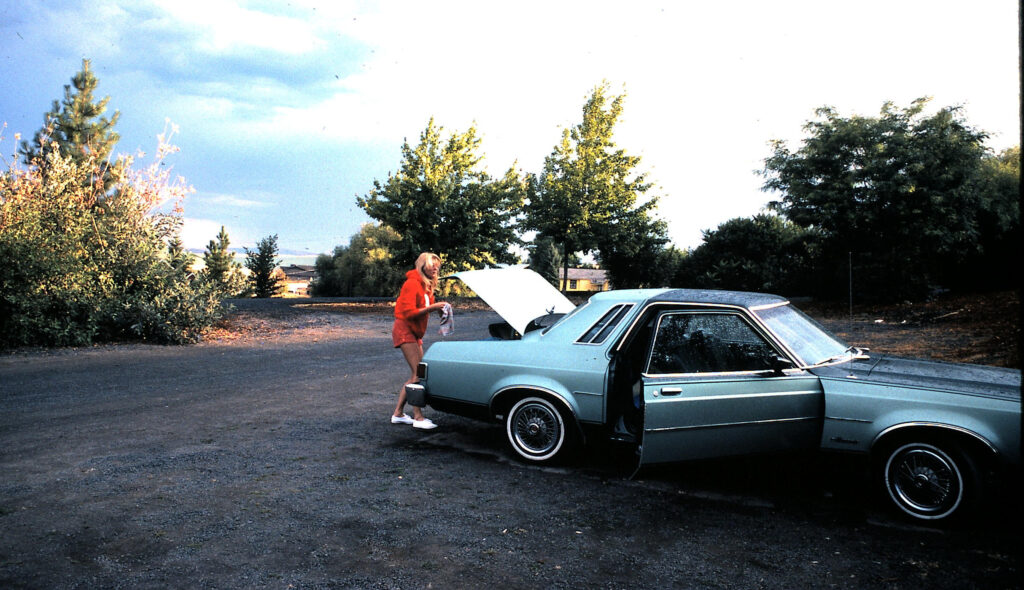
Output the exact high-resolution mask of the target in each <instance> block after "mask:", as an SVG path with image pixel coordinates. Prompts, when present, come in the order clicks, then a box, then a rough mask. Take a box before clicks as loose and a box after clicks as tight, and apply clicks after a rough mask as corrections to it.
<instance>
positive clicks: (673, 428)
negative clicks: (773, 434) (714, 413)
mask: <svg viewBox="0 0 1024 590" xmlns="http://www.w3.org/2000/svg"><path fill="white" fill-rule="evenodd" d="M817 419H818V418H817V417H815V416H810V417H805V418H776V419H774V420H751V421H749V422H724V423H721V424H700V425H697V426H667V427H665V428H644V433H647V432H676V431H680V430H703V429H706V428H726V427H729V426H759V425H765V424H785V423H791V422H809V421H811V420H817Z"/></svg>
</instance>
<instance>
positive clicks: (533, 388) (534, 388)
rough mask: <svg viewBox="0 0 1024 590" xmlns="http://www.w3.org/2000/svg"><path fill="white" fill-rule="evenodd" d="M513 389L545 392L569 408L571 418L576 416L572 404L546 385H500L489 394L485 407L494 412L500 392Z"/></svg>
mask: <svg viewBox="0 0 1024 590" xmlns="http://www.w3.org/2000/svg"><path fill="white" fill-rule="evenodd" d="M515 389H520V390H524V391H539V392H541V393H546V394H548V395H550V396H551V397H553V398H555V399H557V400H558V401H559V402H561V403H562V405H563V406H565V409H567V410H569V413H570V414H571V415H572V416H573V418H576V412H575V411H574V410H573V409H572V405H570V404H569V402H568V401H567V400H566V399H565V397H564V396H562V395H560V394H558V393H556V392H554V391H552V390H550V389H548V388H546V387H539V386H537V385H509V386H507V387H502V388H501V389H499V390H498V391H495V392H494V394H492V395H491V399H490V401H488V402H487V407H488V408H489V409H490V410H491V413H492V414H493V413H494V400H495V399H496V398H497V397H498V396H500V395H501V394H503V393H505V392H506V391H512V390H515Z"/></svg>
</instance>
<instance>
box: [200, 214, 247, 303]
mask: <svg viewBox="0 0 1024 590" xmlns="http://www.w3.org/2000/svg"><path fill="white" fill-rule="evenodd" d="M230 246H231V238H230V237H228V232H227V230H225V229H224V226H223V225H222V226H220V233H218V234H217V237H216V238H215V239H213V240H210V242H209V243H208V244H207V245H206V251H205V252H204V253H203V261H204V262H205V263H206V268H205V270H204V271H203V272H205V273H206V276H207V278H208V279H209V281H210V283H211V284H213V285H214V286H216V287H217V288H218V289H220V291H221V292H222V293H224V295H225V296H228V297H231V296H235V295H238V294H239V293H241V292H242V291H244V290H245V288H246V279H245V275H243V274H242V265H241V264H239V263H238V262H235V253H234V252H232V251H231V250H230V249H229V248H230Z"/></svg>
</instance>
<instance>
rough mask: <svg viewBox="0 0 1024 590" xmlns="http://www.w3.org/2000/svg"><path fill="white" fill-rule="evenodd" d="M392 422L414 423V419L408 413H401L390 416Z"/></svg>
mask: <svg viewBox="0 0 1024 590" xmlns="http://www.w3.org/2000/svg"><path fill="white" fill-rule="evenodd" d="M391 423H392V424H415V423H416V421H415V420H413V419H412V418H410V417H409V414H402V415H401V416H395V415H392V416H391Z"/></svg>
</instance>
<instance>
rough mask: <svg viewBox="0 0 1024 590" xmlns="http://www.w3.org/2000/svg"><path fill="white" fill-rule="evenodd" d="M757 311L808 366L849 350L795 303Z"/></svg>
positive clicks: (836, 356) (833, 357)
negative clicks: (794, 304) (794, 305)
mask: <svg viewBox="0 0 1024 590" xmlns="http://www.w3.org/2000/svg"><path fill="white" fill-rule="evenodd" d="M754 313H756V314H757V316H758V317H759V318H761V320H762V321H763V322H764V323H765V324H766V325H767V326H768V328H769V329H771V331H772V332H774V333H775V335H776V336H778V337H779V339H780V340H782V341H783V342H785V343H786V344H787V345H789V347H790V348H791V349H792V350H793V352H795V353H796V354H797V356H799V357H800V360H802V361H803V362H804V364H806V365H816V364H819V363H824V362H828V361H831V360H834V359H836V358H838V357H840V356H842V355H844V354H846V353H847V352H848V351H850V347H849V346H848V345H847V344H846V343H845V342H843V341H842V340H840V339H838V338H836V337H835V336H833V335H832V334H831V333H829V332H828V330H826V329H825V328H823V327H821V325H820V324H818V322H816V321H814V320H813V319H811V318H810V317H809V316H807V315H806V314H805V313H804V312H802V311H800V310H799V309H797V308H795V307H793V306H792V305H789V304H786V305H779V306H775V307H768V308H764V309H758V310H755V312H754Z"/></svg>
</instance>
